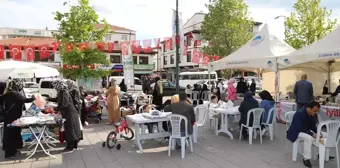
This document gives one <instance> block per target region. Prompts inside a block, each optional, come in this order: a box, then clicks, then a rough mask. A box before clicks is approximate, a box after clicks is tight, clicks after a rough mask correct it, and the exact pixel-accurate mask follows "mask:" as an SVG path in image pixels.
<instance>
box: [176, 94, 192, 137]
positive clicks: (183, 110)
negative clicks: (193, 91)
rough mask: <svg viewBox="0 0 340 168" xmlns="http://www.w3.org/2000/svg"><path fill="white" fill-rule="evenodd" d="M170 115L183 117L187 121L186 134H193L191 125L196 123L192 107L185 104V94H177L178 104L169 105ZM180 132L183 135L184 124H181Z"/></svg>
mask: <svg viewBox="0 0 340 168" xmlns="http://www.w3.org/2000/svg"><path fill="white" fill-rule="evenodd" d="M171 110H172V114H179V115H183V116H185V117H186V118H187V119H188V125H187V128H188V134H189V135H191V134H192V132H193V125H194V123H195V122H196V118H195V112H194V107H193V106H191V105H189V104H188V103H187V95H186V94H185V93H180V94H179V102H177V103H174V104H171ZM181 132H182V134H184V133H185V125H184V122H182V123H181Z"/></svg>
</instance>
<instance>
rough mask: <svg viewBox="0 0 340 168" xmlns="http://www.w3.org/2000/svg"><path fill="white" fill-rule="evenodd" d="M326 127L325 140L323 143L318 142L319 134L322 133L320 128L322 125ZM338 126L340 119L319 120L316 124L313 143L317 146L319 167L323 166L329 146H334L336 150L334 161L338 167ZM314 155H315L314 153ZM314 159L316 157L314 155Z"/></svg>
mask: <svg viewBox="0 0 340 168" xmlns="http://www.w3.org/2000/svg"><path fill="white" fill-rule="evenodd" d="M324 126H325V127H326V134H327V136H326V137H325V142H324V144H322V143H320V135H322V132H321V129H322V127H324ZM339 128H340V121H339V120H327V121H323V122H320V123H319V125H318V130H317V133H316V134H317V138H316V140H315V141H314V142H313V145H314V146H316V147H318V148H319V167H320V168H324V166H325V158H326V152H327V154H328V152H329V151H328V150H326V149H329V148H335V150H336V163H337V168H340V165H339V150H338V143H339V138H340V136H339V135H338V131H339ZM314 156H316V155H314ZM314 159H316V157H314Z"/></svg>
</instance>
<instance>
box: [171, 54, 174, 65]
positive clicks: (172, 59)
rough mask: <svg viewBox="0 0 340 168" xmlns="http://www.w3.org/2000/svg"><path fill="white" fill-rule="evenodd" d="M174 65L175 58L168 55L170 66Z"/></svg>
mask: <svg viewBox="0 0 340 168" xmlns="http://www.w3.org/2000/svg"><path fill="white" fill-rule="evenodd" d="M174 63H175V56H174V55H173V54H172V55H170V64H174Z"/></svg>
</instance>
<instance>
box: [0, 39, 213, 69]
mask: <svg viewBox="0 0 340 168" xmlns="http://www.w3.org/2000/svg"><path fill="white" fill-rule="evenodd" d="M188 37H189V38H190V39H192V35H191V36H190V35H189V36H188ZM174 39H175V40H176V45H180V38H179V36H176V38H174ZM141 42H142V45H143V48H142V46H141ZM152 42H153V43H154V48H156V49H160V38H154V39H146V40H142V41H141V40H134V41H131V43H130V45H131V49H132V52H133V53H134V54H139V53H141V52H143V53H152V52H154V51H153V49H154V48H153V47H152ZM123 43H129V42H127V41H122V42H120V43H119V44H118V47H119V50H121V47H120V46H121V45H122V44H123ZM52 45H53V46H52V47H50V45H49V44H43V45H38V46H35V45H26V46H21V45H15V44H14V45H11V44H10V45H8V50H9V51H10V57H11V58H12V59H13V60H18V61H22V60H23V57H22V47H23V50H24V53H25V55H26V61H34V60H35V50H36V48H37V49H38V52H39V56H40V60H42V59H49V58H50V56H51V52H52V53H53V54H54V53H55V52H56V51H58V49H59V47H60V43H59V42H53V44H52ZM115 45H116V43H115V42H107V43H106V42H97V43H87V42H84V43H68V44H66V52H71V51H72V50H75V49H78V50H80V51H83V50H86V49H88V48H90V47H92V48H96V49H98V50H101V51H106V52H108V53H112V52H114V51H115ZM209 45H212V44H211V43H209ZM199 46H202V41H201V40H194V45H193V47H194V49H193V54H192V58H191V62H193V63H202V64H203V65H208V62H210V60H214V61H216V60H218V59H219V56H217V55H213V56H212V55H208V54H204V53H203V52H201V51H199V50H198V49H196V48H197V47H199ZM174 47H175V46H173V38H172V36H170V37H165V38H164V48H165V50H166V51H171V50H173V49H174ZM51 48H52V50H51ZM4 51H5V46H4V45H0V60H3V59H5V58H6V54H5V52H4ZM187 52H188V46H187V45H186V44H185V45H184V53H183V56H188V53H187ZM201 55H202V56H203V59H202V61H201Z"/></svg>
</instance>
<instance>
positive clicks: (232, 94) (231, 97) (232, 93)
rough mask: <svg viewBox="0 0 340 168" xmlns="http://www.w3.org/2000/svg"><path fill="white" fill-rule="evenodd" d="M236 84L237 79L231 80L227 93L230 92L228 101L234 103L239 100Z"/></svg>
mask: <svg viewBox="0 0 340 168" xmlns="http://www.w3.org/2000/svg"><path fill="white" fill-rule="evenodd" d="M234 84H235V78H231V79H229V81H228V88H227V92H228V99H229V100H230V101H232V102H234V101H235V100H237V95H236V88H235V86H234Z"/></svg>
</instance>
